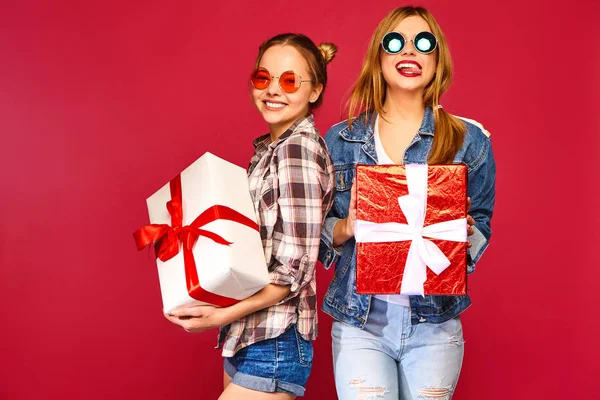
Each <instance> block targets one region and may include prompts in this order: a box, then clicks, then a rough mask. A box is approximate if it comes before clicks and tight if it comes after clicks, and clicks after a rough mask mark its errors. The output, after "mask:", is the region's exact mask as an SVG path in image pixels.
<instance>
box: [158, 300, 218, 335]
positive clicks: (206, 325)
mask: <svg viewBox="0 0 600 400" xmlns="http://www.w3.org/2000/svg"><path fill="white" fill-rule="evenodd" d="M164 315H165V318H166V319H168V320H169V321H171V322H172V323H174V324H175V325H179V326H181V327H182V328H183V329H185V330H186V331H187V332H203V331H206V330H208V329H213V328H219V327H221V326H222V325H224V319H223V309H222V308H218V307H214V306H209V305H201V306H187V307H178V308H176V309H174V310H172V311H171V312H170V313H168V314H167V313H165V314H164Z"/></svg>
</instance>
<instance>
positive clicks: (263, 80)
mask: <svg viewBox="0 0 600 400" xmlns="http://www.w3.org/2000/svg"><path fill="white" fill-rule="evenodd" d="M271 79H276V80H277V82H278V83H279V87H280V88H281V90H283V91H284V92H286V93H295V92H297V91H298V89H300V85H301V84H302V82H312V81H311V80H306V79H302V77H301V76H300V75H298V74H297V73H295V72H294V71H285V72H284V73H282V74H281V75H280V76H272V75H271V73H270V72H269V70H268V69H266V68H263V67H260V68H256V69H255V70H254V72H252V74H251V75H250V83H252V86H254V87H255V88H256V89H259V90H263V89H266V88H268V87H269V85H270V84H271Z"/></svg>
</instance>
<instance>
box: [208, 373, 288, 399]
mask: <svg viewBox="0 0 600 400" xmlns="http://www.w3.org/2000/svg"><path fill="white" fill-rule="evenodd" d="M225 375H227V374H225ZM295 398H296V396H294V395H292V394H289V393H265V392H259V391H257V390H252V389H246V388H244V387H241V386H238V385H236V384H235V383H232V384H230V385H227V388H226V389H225V390H224V391H223V393H222V394H221V396H220V397H219V400H239V399H244V400H294V399H295Z"/></svg>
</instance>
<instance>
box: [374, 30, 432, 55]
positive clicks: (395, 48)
mask: <svg viewBox="0 0 600 400" xmlns="http://www.w3.org/2000/svg"><path fill="white" fill-rule="evenodd" d="M408 42H413V46H414V47H415V49H416V50H417V51H418V52H419V53H421V54H429V53H431V52H432V51H434V50H435V48H436V47H437V39H436V37H435V36H434V34H433V33H431V32H419V33H417V34H416V35H415V38H414V39H412V40H406V38H405V37H404V36H403V35H402V34H401V33H400V32H388V33H386V34H385V36H384V37H383V39H382V40H381V47H383V50H385V52H386V53H389V54H398V53H400V52H401V51H402V49H403V48H404V46H406V43H408Z"/></svg>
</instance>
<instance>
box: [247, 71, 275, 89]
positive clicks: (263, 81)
mask: <svg viewBox="0 0 600 400" xmlns="http://www.w3.org/2000/svg"><path fill="white" fill-rule="evenodd" d="M250 82H252V86H254V87H255V88H257V89H266V88H267V87H268V86H269V84H270V83H271V74H270V73H269V71H267V70H266V69H265V68H257V69H256V70H255V71H254V72H253V73H252V75H250Z"/></svg>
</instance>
